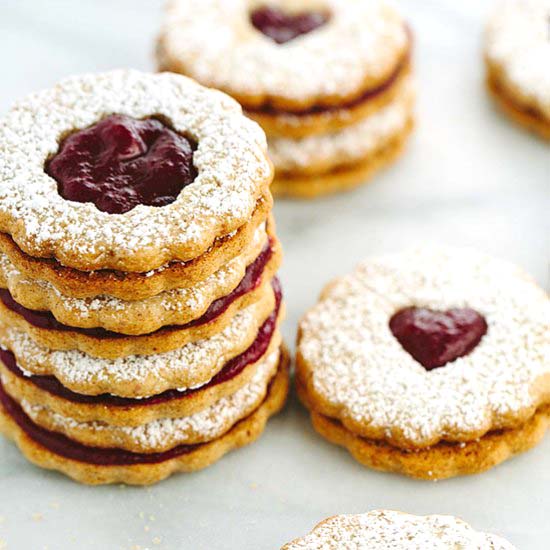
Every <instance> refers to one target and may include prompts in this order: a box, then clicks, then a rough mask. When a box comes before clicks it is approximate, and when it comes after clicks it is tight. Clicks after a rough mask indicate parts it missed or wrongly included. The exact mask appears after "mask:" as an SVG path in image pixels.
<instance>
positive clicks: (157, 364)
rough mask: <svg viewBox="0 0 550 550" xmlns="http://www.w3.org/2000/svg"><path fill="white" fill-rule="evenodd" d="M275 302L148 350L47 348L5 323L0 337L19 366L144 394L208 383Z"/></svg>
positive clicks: (86, 386) (90, 388)
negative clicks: (206, 334)
mask: <svg viewBox="0 0 550 550" xmlns="http://www.w3.org/2000/svg"><path fill="white" fill-rule="evenodd" d="M274 305H275V296H274V293H273V292H271V293H268V294H267V295H266V296H265V298H263V299H261V300H259V301H257V302H255V303H253V304H251V305H250V306H248V307H247V308H245V309H243V310H241V311H239V312H237V314H236V315H235V316H234V317H233V318H232V320H231V322H230V323H229V324H228V325H227V327H226V328H225V329H224V330H223V331H221V332H219V333H216V334H214V335H213V336H211V337H210V338H207V339H204V340H198V341H196V342H191V343H188V344H186V345H185V346H183V347H181V348H176V349H175V350H172V351H169V352H165V353H158V354H151V355H128V356H126V357H121V358H117V359H102V358H98V357H93V356H91V355H88V354H85V353H82V352H80V351H78V350H74V349H73V350H51V349H49V348H45V347H44V346H40V345H39V344H37V343H36V342H34V340H32V338H31V337H30V336H29V335H27V334H26V333H24V332H22V331H20V330H19V329H16V328H15V327H9V326H1V327H0V342H1V343H2V345H3V346H4V347H5V348H7V349H9V350H10V351H11V352H12V353H13V354H14V355H15V357H16V360H17V364H18V365H19V366H20V367H21V368H23V369H24V370H26V371H28V372H30V373H32V374H38V375H52V376H55V377H56V378H57V379H58V380H59V381H60V382H61V383H62V384H63V385H64V386H66V387H67V388H69V389H71V390H73V391H75V392H77V393H83V394H86V395H100V394H102V393H111V394H113V395H118V396H120V397H132V398H137V397H148V396H151V395H156V394H159V393H162V392H163V391H166V390H168V389H173V388H181V389H187V388H193V387H199V386H202V385H203V384H205V383H206V382H208V381H209V380H210V379H211V378H212V377H213V376H215V375H216V373H217V372H219V371H220V370H221V369H222V368H223V366H224V364H225V363H226V362H227V361H228V360H230V359H232V358H233V357H235V356H237V355H239V354H241V353H243V352H244V351H245V350H246V349H247V348H248V347H249V346H250V345H251V344H252V343H253V342H254V341H255V340H256V338H257V336H258V330H259V328H260V327H261V326H262V325H263V323H264V322H265V321H266V319H267V318H268V317H270V316H271V315H272V314H273V311H274Z"/></svg>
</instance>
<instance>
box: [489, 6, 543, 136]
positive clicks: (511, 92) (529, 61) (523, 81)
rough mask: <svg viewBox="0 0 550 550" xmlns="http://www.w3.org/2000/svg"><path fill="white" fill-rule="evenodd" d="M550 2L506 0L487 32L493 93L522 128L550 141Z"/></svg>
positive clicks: (490, 83)
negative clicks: (549, 61)
mask: <svg viewBox="0 0 550 550" xmlns="http://www.w3.org/2000/svg"><path fill="white" fill-rule="evenodd" d="M549 18H550V2H549V1H548V0H501V2H499V3H498V4H497V7H496V9H495V12H494V14H493V15H492V17H491V19H490V21H489V24H488V26H487V31H486V39H485V60H486V66H487V84H488V88H489V91H490V92H491V94H492V95H493V97H494V98H495V100H496V101H497V103H498V105H499V106H500V107H501V108H502V110H503V111H504V112H505V113H506V114H507V115H508V116H510V118H512V119H513V120H515V121H516V122H517V123H519V124H520V125H522V126H524V127H526V128H528V129H530V130H532V131H533V132H535V133H537V134H538V135H540V136H541V137H543V138H545V139H550V65H549V63H548V59H549V58H550V31H549Z"/></svg>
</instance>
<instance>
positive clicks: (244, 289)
mask: <svg viewBox="0 0 550 550" xmlns="http://www.w3.org/2000/svg"><path fill="white" fill-rule="evenodd" d="M272 255H273V249H272V246H271V241H270V242H269V243H268V244H267V245H266V246H265V247H264V249H263V250H262V251H261V252H260V254H259V255H258V257H257V258H256V259H255V260H254V262H252V263H251V264H250V265H249V266H248V267H247V268H246V271H245V274H244V277H243V278H242V280H241V282H240V283H239V284H238V286H237V287H236V288H235V289H234V290H233V291H232V292H230V293H229V294H228V295H227V296H222V297H221V298H218V299H217V300H215V301H214V302H212V303H211V304H210V307H209V308H208V309H207V310H206V311H205V312H204V313H203V315H202V316H201V317H199V318H198V319H195V320H194V321H190V322H189V323H187V324H185V325H167V326H165V327H162V328H160V329H158V330H159V331H160V330H163V331H165V332H166V331H170V330H182V329H186V328H191V327H195V326H199V325H205V324H207V323H210V322H212V321H214V320H215V319H217V318H218V317H219V316H220V315H222V314H223V313H224V312H225V311H226V310H227V308H228V307H229V306H230V305H231V304H232V303H233V302H234V301H235V300H237V299H239V298H240V297H241V296H244V295H245V294H248V293H249V292H252V291H253V290H255V289H256V288H258V287H259V286H260V283H261V281H262V275H263V272H264V268H265V266H266V264H267V263H268V262H269V260H270V258H271V256H272ZM0 301H1V302H2V303H3V304H4V306H6V307H7V308H8V309H10V310H11V311H13V312H15V313H17V314H18V315H21V316H22V317H23V318H24V319H25V321H27V323H29V324H31V325H33V326H35V327H38V328H43V329H46V330H60V331H72V332H78V333H79V334H85V335H86V336H92V337H93V338H99V339H107V338H127V335H125V334H120V333H118V332H112V331H110V330H105V329H104V328H101V327H97V328H81V327H70V326H68V325H64V324H63V323H60V322H59V321H58V320H57V319H56V318H55V317H54V316H53V314H52V313H51V312H50V311H36V310H34V309H27V308H26V307H24V306H22V305H21V304H18V303H17V302H16V301H15V300H14V299H13V297H12V295H11V294H10V292H9V290H7V289H4V288H2V289H0ZM155 332H158V331H155ZM152 334H154V332H153V333H152Z"/></svg>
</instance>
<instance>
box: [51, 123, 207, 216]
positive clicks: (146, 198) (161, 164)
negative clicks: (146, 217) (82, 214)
mask: <svg viewBox="0 0 550 550" xmlns="http://www.w3.org/2000/svg"><path fill="white" fill-rule="evenodd" d="M196 148H197V144H196V143H194V142H193V141H192V140H190V139H188V138H186V137H185V136H182V135H180V134H178V133H177V132H175V131H174V130H172V129H171V128H169V127H168V126H167V125H166V124H164V123H163V122H162V121H160V120H158V119H156V118H147V119H143V120H138V119H135V118H132V117H129V116H126V115H119V114H115V115H110V116H108V117H106V118H104V119H103V120H101V121H99V122H98V123H97V124H94V125H93V126H90V127H89V128H85V129H83V130H79V131H77V132H74V133H73V134H71V135H69V136H68V137H67V138H65V139H64V140H63V141H62V142H61V145H60V147H59V151H58V152H57V154H56V155H55V156H53V157H52V158H51V159H49V161H48V162H47V164H46V168H45V170H46V173H47V174H48V175H50V176H51V177H52V178H54V179H55V180H56V181H57V188H58V192H59V194H60V195H61V196H62V197H63V198H64V199H67V200H70V201H76V202H91V203H93V204H95V206H96V207H97V208H98V209H99V210H101V211H102V212H107V213H109V214H123V213H125V212H128V211H130V210H132V209H133V208H135V207H136V206H138V205H139V204H143V205H147V206H165V205H167V204H170V203H172V202H174V201H175V200H176V199H177V197H178V195H179V194H180V192H181V190H182V189H183V188H184V187H186V186H187V185H189V184H190V183H192V182H193V181H194V179H195V178H196V177H197V170H196V169H195V166H194V165H193V153H194V151H195V150H196Z"/></svg>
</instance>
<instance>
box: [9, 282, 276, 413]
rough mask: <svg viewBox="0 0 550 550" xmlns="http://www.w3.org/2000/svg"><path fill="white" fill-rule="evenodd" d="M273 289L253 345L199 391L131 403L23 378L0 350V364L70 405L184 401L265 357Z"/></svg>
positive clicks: (272, 318)
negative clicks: (269, 304)
mask: <svg viewBox="0 0 550 550" xmlns="http://www.w3.org/2000/svg"><path fill="white" fill-rule="evenodd" d="M272 286H273V291H274V294H275V308H274V310H273V312H272V313H271V314H270V316H269V317H268V318H267V319H266V320H265V321H264V323H263V324H262V326H261V327H260V328H259V330H258V334H257V336H256V339H255V340H254V342H253V343H252V344H251V345H250V347H249V348H248V349H247V350H245V351H244V352H243V353H241V354H240V355H238V356H237V357H234V358H233V359H231V360H230V361H228V362H227V363H226V364H225V365H224V367H223V368H222V369H221V370H220V372H218V374H216V375H215V376H214V377H213V378H212V379H211V380H210V381H209V382H208V383H207V384H205V385H204V386H201V387H199V388H193V389H187V390H185V391H179V390H176V389H173V390H167V391H165V392H163V393H161V394H159V395H154V396H151V397H146V398H143V399H131V398H125V397H118V396H114V395H110V394H103V395H95V396H91V395H83V394H79V393H76V392H73V391H71V390H69V389H68V388H66V387H65V386H63V385H62V384H61V383H60V382H59V380H57V378H55V377H54V376H39V375H33V376H26V375H25V373H24V372H23V371H22V370H21V369H20V368H19V366H18V365H17V363H16V361H15V357H14V355H13V354H12V353H11V352H10V351H8V350H2V349H0V360H1V361H2V363H3V364H4V365H5V366H6V368H7V369H9V370H10V372H12V373H13V374H15V375H16V376H18V377H20V378H23V379H25V380H27V381H29V382H31V383H32V384H34V385H35V386H36V387H37V388H39V389H40V390H42V391H46V392H48V393H50V394H52V395H55V396H57V397H60V398H62V399H66V400H67V401H71V402H72V403H81V404H95V405H103V406H106V407H124V408H131V407H133V406H135V407H141V406H146V405H158V404H160V403H166V402H168V401H172V400H175V399H185V398H186V397H189V396H191V395H193V394H196V393H197V392H200V391H202V390H205V389H207V388H210V387H212V386H216V385H218V384H222V383H224V382H227V381H228V380H231V379H232V378H234V377H236V376H237V375H239V374H240V373H241V372H242V371H243V370H244V369H245V368H246V367H247V366H249V365H252V364H253V363H256V362H257V361H259V360H260V359H261V357H262V356H263V355H264V354H265V353H266V351H267V349H268V347H269V344H270V342H271V339H272V337H273V335H274V333H275V330H276V328H277V318H278V314H279V310H280V308H281V301H282V290H281V285H280V283H279V280H278V279H277V278H274V279H273V281H272Z"/></svg>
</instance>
